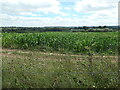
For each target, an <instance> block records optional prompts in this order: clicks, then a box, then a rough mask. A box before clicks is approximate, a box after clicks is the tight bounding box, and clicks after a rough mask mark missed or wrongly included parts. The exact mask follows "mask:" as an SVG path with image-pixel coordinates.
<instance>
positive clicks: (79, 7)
mask: <svg viewBox="0 0 120 90" xmlns="http://www.w3.org/2000/svg"><path fill="white" fill-rule="evenodd" d="M118 1H119V0H90V1H89V2H88V0H81V1H77V2H76V4H75V6H74V9H75V10H76V11H77V12H79V13H86V14H89V13H91V15H88V16H87V18H86V19H87V20H91V24H92V23H93V25H95V24H96V25H117V24H118Z"/></svg>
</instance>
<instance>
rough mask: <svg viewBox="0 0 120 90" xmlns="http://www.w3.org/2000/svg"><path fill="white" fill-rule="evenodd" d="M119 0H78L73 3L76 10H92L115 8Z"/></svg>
mask: <svg viewBox="0 0 120 90" xmlns="http://www.w3.org/2000/svg"><path fill="white" fill-rule="evenodd" d="M118 1H119V0H90V1H88V0H79V1H77V2H76V3H75V7H74V8H75V10H76V11H78V12H93V11H100V10H108V9H111V8H115V7H116V6H117V3H118Z"/></svg>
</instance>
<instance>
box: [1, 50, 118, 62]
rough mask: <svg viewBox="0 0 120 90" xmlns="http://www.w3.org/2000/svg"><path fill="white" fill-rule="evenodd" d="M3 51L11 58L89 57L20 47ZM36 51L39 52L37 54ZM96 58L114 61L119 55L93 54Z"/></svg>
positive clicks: (79, 59)
mask: <svg viewBox="0 0 120 90" xmlns="http://www.w3.org/2000/svg"><path fill="white" fill-rule="evenodd" d="M2 52H7V53H2V56H7V57H11V58H24V59H28V58H34V59H37V60H62V59H63V58H58V57H57V56H67V57H69V56H70V57H71V56H75V57H74V58H69V60H78V61H82V60H83V58H82V57H88V56H87V55H69V54H59V53H48V52H38V51H30V50H19V49H2ZM14 52H17V53H22V54H30V56H25V55H19V54H14ZM36 53H37V54H38V55H37V56H36ZM39 54H40V56H39ZM42 55H47V56H46V57H45V56H42ZM50 56H51V57H50ZM52 56H53V57H52ZM54 56H55V57H54ZM95 58H109V59H110V60H111V62H113V63H116V62H118V56H93V59H94V60H95ZM63 60H65V59H63Z"/></svg>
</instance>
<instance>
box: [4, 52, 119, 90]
mask: <svg viewBox="0 0 120 90" xmlns="http://www.w3.org/2000/svg"><path fill="white" fill-rule="evenodd" d="M88 60H89V57H87V56H70V55H63V56H62V55H54V54H50V53H46V54H44V53H41V52H36V51H33V52H30V51H22V50H16V51H14V50H13V51H12V50H11V51H10V50H3V51H2V62H3V70H2V74H3V76H2V79H3V88H116V87H118V78H117V77H118V73H117V71H118V66H117V62H116V61H115V60H117V58H116V57H114V58H113V57H112V58H111V57H101V56H99V57H93V64H92V66H91V67H89V62H88ZM112 61H115V62H112Z"/></svg>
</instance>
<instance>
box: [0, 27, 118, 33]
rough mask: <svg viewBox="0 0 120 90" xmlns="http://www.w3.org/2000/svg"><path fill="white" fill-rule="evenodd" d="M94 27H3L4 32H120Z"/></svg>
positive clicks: (114, 29) (115, 29)
mask: <svg viewBox="0 0 120 90" xmlns="http://www.w3.org/2000/svg"><path fill="white" fill-rule="evenodd" d="M113 27H114V28H112V26H110V27H109V26H97V27H95V26H93V27H87V26H83V27H1V29H0V30H1V31H2V32H17V33H27V32H114V31H118V29H117V26H116V28H115V26H113Z"/></svg>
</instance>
